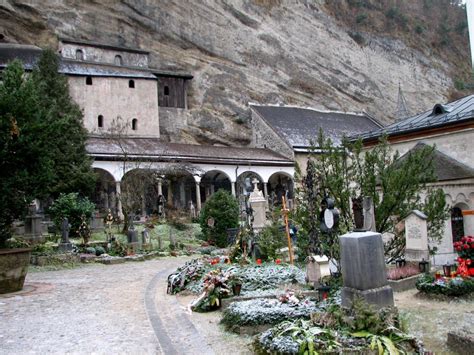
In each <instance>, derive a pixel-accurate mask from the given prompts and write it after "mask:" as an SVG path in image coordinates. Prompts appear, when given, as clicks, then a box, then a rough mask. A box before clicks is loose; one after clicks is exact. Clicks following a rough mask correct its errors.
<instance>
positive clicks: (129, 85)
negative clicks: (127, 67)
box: [128, 80, 135, 89]
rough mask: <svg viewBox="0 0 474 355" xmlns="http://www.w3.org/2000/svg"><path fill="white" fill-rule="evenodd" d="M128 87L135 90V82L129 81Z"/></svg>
mask: <svg viewBox="0 0 474 355" xmlns="http://www.w3.org/2000/svg"><path fill="white" fill-rule="evenodd" d="M128 87H129V88H132V89H133V88H135V82H134V81H133V80H129V81H128Z"/></svg>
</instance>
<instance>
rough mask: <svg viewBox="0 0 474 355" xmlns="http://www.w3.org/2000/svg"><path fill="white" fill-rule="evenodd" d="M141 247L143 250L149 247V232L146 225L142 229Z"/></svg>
mask: <svg viewBox="0 0 474 355" xmlns="http://www.w3.org/2000/svg"><path fill="white" fill-rule="evenodd" d="M142 248H143V249H145V250H148V249H150V248H151V244H150V232H149V231H148V228H146V227H145V228H144V229H143V230H142Z"/></svg>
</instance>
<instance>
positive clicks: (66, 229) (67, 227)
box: [58, 217, 72, 251]
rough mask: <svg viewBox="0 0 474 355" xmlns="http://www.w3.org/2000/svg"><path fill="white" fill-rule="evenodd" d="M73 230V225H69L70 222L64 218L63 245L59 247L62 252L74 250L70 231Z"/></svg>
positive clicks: (62, 227)
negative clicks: (70, 240)
mask: <svg viewBox="0 0 474 355" xmlns="http://www.w3.org/2000/svg"><path fill="white" fill-rule="evenodd" d="M70 229H71V225H70V224H69V220H68V219H67V218H66V217H64V218H63V221H62V223H61V243H59V245H58V249H59V250H60V251H70V250H72V244H71V243H70V242H69V230H70Z"/></svg>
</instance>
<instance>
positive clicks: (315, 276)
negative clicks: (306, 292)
mask: <svg viewBox="0 0 474 355" xmlns="http://www.w3.org/2000/svg"><path fill="white" fill-rule="evenodd" d="M330 274H331V272H330V271H329V259H328V258H327V256H319V255H311V256H308V257H307V258H306V281H307V282H308V283H310V284H313V285H314V287H315V288H317V286H318V285H319V283H320V281H321V278H323V277H324V276H329V275H330Z"/></svg>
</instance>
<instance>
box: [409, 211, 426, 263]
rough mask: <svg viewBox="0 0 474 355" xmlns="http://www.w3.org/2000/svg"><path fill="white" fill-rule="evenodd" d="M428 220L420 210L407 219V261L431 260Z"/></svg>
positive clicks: (411, 213)
mask: <svg viewBox="0 0 474 355" xmlns="http://www.w3.org/2000/svg"><path fill="white" fill-rule="evenodd" d="M427 218H428V217H427V216H426V215H425V214H424V213H423V212H420V211H418V210H413V211H411V212H410V214H409V215H408V216H407V217H406V218H405V239H406V247H405V259H406V261H421V260H423V259H424V260H429V250H428V227H427V221H426V220H427Z"/></svg>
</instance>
